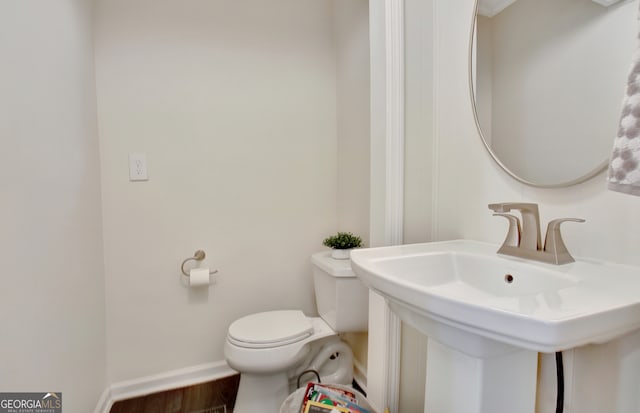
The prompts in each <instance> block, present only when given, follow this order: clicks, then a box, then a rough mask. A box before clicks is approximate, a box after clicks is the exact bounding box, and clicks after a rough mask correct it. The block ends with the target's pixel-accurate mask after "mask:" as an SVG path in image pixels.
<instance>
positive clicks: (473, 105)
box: [468, 0, 613, 188]
mask: <svg viewBox="0 0 640 413" xmlns="http://www.w3.org/2000/svg"><path fill="white" fill-rule="evenodd" d="M479 3H480V0H475V6H474V8H473V16H472V18H471V31H470V34H469V62H468V71H469V97H470V98H471V109H472V111H473V118H474V120H475V123H476V129H477V130H478V134H479V135H480V139H482V144H483V145H484V147H485V149H486V150H487V152H489V155H491V158H492V159H493V160H494V161H495V162H496V164H498V166H500V168H501V169H502V170H503V171H504V172H506V173H507V174H508V175H509V176H511V177H512V178H513V179H515V180H516V181H518V182H521V183H523V184H525V185H529V186H533V187H536V188H567V187H570V186H573V185H577V184H581V183H583V182H585V181H588V180H589V179H591V178H593V177H595V176H596V175H598V174H600V173H602V172H604V171H605V170H606V169H607V167H608V165H609V156H606V157H605V159H604V160H603V161H602V162H601V163H600V164H598V165H597V166H596V167H595V168H594V169H592V170H591V171H589V172H587V173H586V174H584V175H581V176H579V177H577V178H575V179H572V180H569V181H565V182H559V183H556V184H540V183H536V182H531V181H528V180H526V179H524V178H522V177H520V176H518V175H517V174H516V173H514V172H513V171H512V170H510V169H509V168H508V167H507V166H506V165H505V164H504V163H503V162H502V161H501V160H500V159H498V157H497V156H496V154H495V153H494V152H493V150H491V146H489V144H488V143H487V140H486V139H485V137H484V133H483V132H482V127H481V126H480V120H479V119H478V110H477V106H476V96H475V93H474V82H473V67H474V65H473V58H474V53H473V51H474V46H475V42H474V40H475V32H476V22H477V16H478V7H479ZM612 139H613V138H612Z"/></svg>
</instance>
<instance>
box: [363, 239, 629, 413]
mask: <svg viewBox="0 0 640 413" xmlns="http://www.w3.org/2000/svg"><path fill="white" fill-rule="evenodd" d="M496 249H497V246H495V245H491V244H485V243H480V242H475V241H467V240H458V241H447V242H434V243H425V244H413V245H402V246H393V247H383V248H369V249H362V250H354V251H352V253H351V264H352V268H353V270H354V271H355V273H356V274H357V275H358V277H360V278H361V279H362V281H363V282H364V283H365V284H366V285H367V286H368V287H369V288H371V289H372V290H374V291H376V292H378V293H379V294H381V295H382V296H384V297H385V299H386V300H387V302H388V303H389V306H390V308H391V310H392V311H394V312H395V313H396V314H397V315H398V316H399V317H400V318H401V319H402V320H403V321H404V322H407V323H409V324H411V325H412V326H414V327H415V328H417V329H418V330H419V331H421V332H422V333H424V334H426V335H427V336H428V338H429V344H428V346H429V347H428V354H427V360H428V361H427V363H428V364H427V389H426V397H425V398H426V400H425V412H428V413H502V412H504V413H507V412H509V413H512V412H518V413H533V412H534V410H535V398H536V372H537V353H538V352H547V353H552V352H556V351H561V350H566V349H570V348H574V347H578V346H582V345H586V344H589V343H604V342H607V341H609V340H612V339H614V338H617V337H619V336H621V335H623V334H626V333H628V332H631V331H634V330H637V329H639V328H640V270H639V269H638V268H635V267H629V266H623V265H616V264H610V263H604V262H599V261H591V260H589V261H587V260H578V261H576V262H574V263H571V264H566V265H562V266H556V265H551V264H544V263H538V262H530V261H525V260H522V259H519V258H514V257H503V256H498V255H497V254H496V253H495V251H496Z"/></svg>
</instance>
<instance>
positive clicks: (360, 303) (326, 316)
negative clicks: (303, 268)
mask: <svg viewBox="0 0 640 413" xmlns="http://www.w3.org/2000/svg"><path fill="white" fill-rule="evenodd" d="M311 263H312V264H313V285H314V288H315V292H316V305H317V308H318V314H320V317H322V319H323V320H324V321H326V322H327V324H329V326H331V328H332V329H333V330H334V331H336V332H337V333H350V332H359V331H367V329H368V321H369V290H368V289H367V287H365V286H364V284H362V282H361V281H360V279H359V278H357V277H356V275H355V273H354V272H353V271H352V270H351V260H348V259H347V260H337V259H334V258H331V252H330V251H324V252H319V253H317V254H313V255H312V256H311Z"/></svg>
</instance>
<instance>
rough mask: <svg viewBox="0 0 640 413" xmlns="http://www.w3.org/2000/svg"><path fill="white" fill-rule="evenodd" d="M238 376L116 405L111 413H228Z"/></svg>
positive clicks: (231, 409) (233, 402) (235, 391)
mask: <svg viewBox="0 0 640 413" xmlns="http://www.w3.org/2000/svg"><path fill="white" fill-rule="evenodd" d="M239 383H240V375H239V374H236V375H234V376H231V377H226V378H224V379H220V380H215V381H211V382H207V383H202V384H197V385H195V386H189V387H183V388H180V389H175V390H169V391H165V392H161V393H154V394H150V395H148V396H142V397H136V398H133V399H128V400H122V401H119V402H116V403H115V404H114V405H113V407H111V410H110V413H231V412H233V406H234V404H235V401H236V394H237V392H238V384H239Z"/></svg>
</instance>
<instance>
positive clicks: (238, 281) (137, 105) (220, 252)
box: [96, 0, 338, 381]
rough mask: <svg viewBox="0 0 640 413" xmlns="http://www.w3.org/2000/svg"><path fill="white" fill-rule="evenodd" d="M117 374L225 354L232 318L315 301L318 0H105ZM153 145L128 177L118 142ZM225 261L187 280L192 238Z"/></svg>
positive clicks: (321, 202) (329, 202)
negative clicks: (194, 282) (215, 273)
mask: <svg viewBox="0 0 640 413" xmlns="http://www.w3.org/2000/svg"><path fill="white" fill-rule="evenodd" d="M97 16H98V18H97V23H96V24H97V32H96V33H97V34H96V65H97V90H98V108H99V123H100V140H101V156H102V163H103V169H102V185H103V208H104V240H105V241H104V242H105V269H106V289H107V336H108V339H107V345H108V346H107V349H108V377H109V380H110V381H119V380H123V379H127V378H132V377H138V376H144V375H148V374H152V373H156V372H162V371H166V370H171V369H175V368H180V367H184V366H189V365H195V364H199V363H204V362H208V361H215V360H221V359H223V358H224V356H223V351H222V349H223V343H224V339H225V335H226V330H227V327H228V325H229V324H230V323H231V322H232V321H233V320H234V319H236V318H238V317H240V316H242V315H246V314H249V313H253V312H257V311H265V310H272V309H282V308H300V309H302V310H304V311H305V312H306V313H308V314H314V313H315V303H314V300H313V290H312V284H311V277H310V274H311V268H310V263H309V256H310V254H311V253H313V252H315V251H318V250H320V249H322V248H323V247H322V245H321V243H322V239H323V238H324V237H325V236H326V235H328V234H329V233H331V232H333V231H335V230H336V229H337V208H336V205H337V182H338V181H337V170H338V166H337V165H338V163H337V132H336V129H337V126H336V124H337V123H336V110H337V108H336V50H335V47H334V41H333V35H332V25H333V21H332V7H331V3H330V2H327V1H313V2H299V1H294V0H276V1H272V2H269V7H265V6H264V2H262V1H260V0H251V1H243V2H230V1H210V0H199V1H194V2H190V4H189V7H185V6H184V5H183V4H182V3H180V2H176V1H173V0H161V1H153V2H150V1H143V0H135V1H131V0H104V1H99V2H98V10H97ZM130 152H143V153H146V155H147V159H148V164H149V177H150V178H149V181H148V182H138V183H131V182H129V181H128V176H127V173H128V172H127V154H128V153H130ZM198 248H201V249H204V250H205V251H206V252H207V259H206V260H205V264H206V265H210V266H211V267H215V268H218V269H219V270H220V274H219V277H218V281H217V284H216V285H214V286H212V287H210V289H208V290H205V291H204V292H202V291H200V292H196V291H192V290H188V289H185V288H183V287H182V286H181V285H180V282H179V274H180V273H179V265H180V262H181V261H182V260H183V259H184V258H187V257H188V256H190V255H191V254H192V253H193V252H194V251H195V250H196V249H198Z"/></svg>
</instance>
